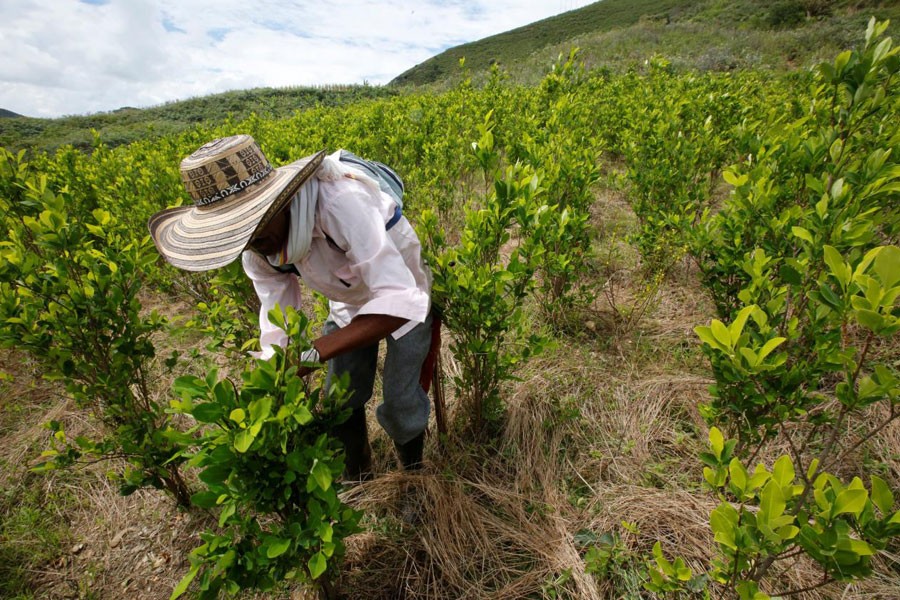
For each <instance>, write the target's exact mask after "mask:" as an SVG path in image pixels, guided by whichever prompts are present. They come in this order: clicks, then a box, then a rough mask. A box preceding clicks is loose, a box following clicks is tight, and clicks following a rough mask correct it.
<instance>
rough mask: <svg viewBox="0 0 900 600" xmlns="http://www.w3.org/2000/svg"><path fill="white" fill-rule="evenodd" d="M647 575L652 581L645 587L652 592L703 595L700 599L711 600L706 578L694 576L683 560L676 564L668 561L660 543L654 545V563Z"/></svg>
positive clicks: (678, 559) (649, 566) (676, 560)
mask: <svg viewBox="0 0 900 600" xmlns="http://www.w3.org/2000/svg"><path fill="white" fill-rule="evenodd" d="M647 574H648V575H649V577H650V581H648V582H646V583H645V584H644V587H645V588H646V589H647V590H649V591H651V592H658V593H659V592H685V593H689V594H691V595H694V597H698V596H696V595H695V594H697V593H701V594H702V596H699V597H705V598H709V594H708V593H706V584H707V581H706V576H705V575H694V574H693V572H692V571H691V569H690V567H688V566H687V565H686V564H685V562H684V560H683V559H681V558H676V559H675V561H674V562H673V561H670V560H668V559H667V558H666V557H665V556H663V552H662V545H661V544H660V543H659V542H656V543H655V544H653V562H652V563H649V564H648V565H647Z"/></svg>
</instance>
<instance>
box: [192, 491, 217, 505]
mask: <svg viewBox="0 0 900 600" xmlns="http://www.w3.org/2000/svg"><path fill="white" fill-rule="evenodd" d="M219 495H220V494H219V493H218V492H209V491H207V492H197V493H196V494H194V495H193V496H191V504H193V505H194V506H196V507H198V508H214V507H215V506H216V505H217V504H218V500H219Z"/></svg>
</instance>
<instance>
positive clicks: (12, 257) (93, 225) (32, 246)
mask: <svg viewBox="0 0 900 600" xmlns="http://www.w3.org/2000/svg"><path fill="white" fill-rule="evenodd" d="M79 206H80V203H79V200H78V199H77V198H73V197H72V196H71V195H70V194H69V192H68V190H67V189H66V188H63V189H61V190H58V191H54V190H52V189H50V188H49V187H48V186H47V179H46V177H44V176H41V175H38V174H36V173H34V172H33V171H32V169H31V167H30V166H29V164H28V163H27V162H25V161H24V160H23V155H22V154H21V153H20V154H19V155H18V156H14V155H12V154H10V153H8V152H6V151H5V150H3V149H0V207H2V212H3V221H2V227H3V231H4V234H5V235H4V240H3V241H2V242H0V345H2V346H3V347H7V348H15V349H17V350H23V351H26V352H28V353H29V354H31V355H32V356H33V357H34V358H35V359H36V361H37V362H38V364H40V365H41V368H42V370H43V375H44V377H45V378H46V379H49V380H58V381H61V382H62V383H63V384H64V386H65V389H66V392H67V393H68V394H69V395H70V396H71V398H72V399H73V400H74V401H75V403H76V404H77V406H78V407H79V408H82V409H86V410H88V411H89V412H90V413H91V414H92V415H93V416H94V417H95V418H96V419H97V420H98V421H99V422H100V423H101V424H102V433H101V434H100V437H99V438H96V439H90V438H88V437H86V436H78V437H77V438H75V439H74V440H69V439H68V438H67V437H66V434H65V431H64V430H63V426H62V424H61V423H59V422H55V421H54V422H51V423H49V427H50V429H51V430H52V431H53V432H54V434H53V437H52V442H53V448H52V449H50V450H47V451H46V452H44V455H43V457H44V460H43V462H42V463H41V464H40V465H39V466H38V467H37V470H48V469H54V468H58V467H67V466H71V465H73V464H75V463H78V462H83V461H88V460H99V459H111V458H118V459H122V460H123V461H124V464H125V467H124V468H123V470H122V472H121V473H119V481H120V490H121V492H122V493H124V494H128V493H131V492H133V491H135V490H136V489H138V488H140V487H145V486H152V487H156V488H162V489H165V490H166V491H167V492H168V493H170V494H171V495H172V496H173V498H175V500H176V501H177V502H178V503H179V504H182V505H187V504H188V499H189V495H190V493H189V490H188V487H187V485H186V484H185V482H184V480H183V479H182V476H181V473H180V470H179V468H180V464H181V463H182V460H183V459H181V458H180V452H181V450H182V449H183V444H184V443H185V441H186V437H185V435H184V434H183V433H182V432H180V431H179V430H178V429H177V428H175V427H173V425H172V422H171V419H170V417H169V415H167V414H166V413H165V411H164V407H161V406H160V405H159V404H158V403H157V402H156V401H155V400H154V395H153V393H152V390H151V389H150V385H149V381H148V369H149V363H150V361H151V360H152V359H153V357H154V353H155V351H154V346H153V344H152V342H151V339H150V336H151V335H152V334H153V333H154V332H156V331H158V330H159V329H160V328H161V327H162V326H163V324H164V320H163V319H162V318H160V317H159V316H158V315H157V314H155V313H151V314H149V315H144V314H143V311H142V308H141V303H140V301H139V299H138V294H139V292H140V290H141V283H142V276H143V273H144V272H145V271H146V270H148V269H149V268H151V266H152V264H153V262H154V261H155V259H156V254H155V252H154V250H153V246H152V244H151V243H150V240H149V237H148V236H144V237H138V238H135V237H134V236H133V235H132V232H131V231H129V230H128V229H127V228H123V227H121V226H120V224H119V222H118V221H117V220H116V219H115V218H113V217H112V215H110V213H108V212H106V211H105V210H103V209H99V208H98V209H94V210H93V211H91V212H85V213H84V214H82V213H80V212H77V209H78V207H79Z"/></svg>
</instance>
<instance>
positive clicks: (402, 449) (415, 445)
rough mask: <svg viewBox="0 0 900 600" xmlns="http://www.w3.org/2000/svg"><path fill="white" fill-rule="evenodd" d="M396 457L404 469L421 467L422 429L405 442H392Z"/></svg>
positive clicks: (423, 443)
mask: <svg viewBox="0 0 900 600" xmlns="http://www.w3.org/2000/svg"><path fill="white" fill-rule="evenodd" d="M394 447H395V448H396V449H397V457H398V458H399V459H400V464H401V465H402V466H403V470H404V471H418V470H419V469H421V468H422V453H423V451H424V449H425V432H424V431H423V432H422V433H420V434H419V435H417V436H416V437H414V438H413V439H411V440H410V441H408V442H406V443H405V444H398V443H397V442H394Z"/></svg>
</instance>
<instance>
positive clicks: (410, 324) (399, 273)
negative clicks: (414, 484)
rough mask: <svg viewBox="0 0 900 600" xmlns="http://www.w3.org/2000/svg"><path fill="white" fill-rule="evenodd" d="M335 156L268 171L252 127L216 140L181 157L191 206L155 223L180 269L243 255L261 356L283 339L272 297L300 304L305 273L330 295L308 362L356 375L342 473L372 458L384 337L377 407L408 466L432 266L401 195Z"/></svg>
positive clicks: (356, 473)
mask: <svg viewBox="0 0 900 600" xmlns="http://www.w3.org/2000/svg"><path fill="white" fill-rule="evenodd" d="M339 156H340V153H339V152H338V153H335V154H332V155H328V156H326V154H325V152H324V151H322V152H319V153H317V154H314V155H312V156H308V157H306V158H301V159H300V160H298V161H296V162H293V163H291V164H289V165H286V166H283V167H279V168H276V169H273V168H272V166H271V164H270V163H269V161H268V160H267V159H266V157H265V155H264V154H263V153H262V151H261V150H260V148H259V146H258V145H257V144H256V142H255V141H254V140H253V138H252V137H250V136H248V135H237V136H232V137H227V138H222V139H217V140H214V141H212V142H209V143H208V144H205V145H203V146H202V147H200V149H198V150H197V151H196V152H194V153H193V154H191V155H190V156H188V157H187V158H185V159H184V160H183V161H182V162H181V177H182V180H183V181H184V185H185V187H186V188H187V191H188V194H190V196H191V198H192V199H193V205H192V206H184V207H179V208H170V209H166V210H163V211H161V212H159V213H157V214H155V215H153V217H151V219H150V222H149V226H150V233H151V235H152V236H153V240H154V242H155V243H156V247H157V248H158V249H159V252H160V254H162V255H163V256H164V257H165V258H166V260H168V261H169V262H170V263H172V264H173V265H175V266H176V267H178V268H181V269H185V270H188V271H205V270H208V269H214V268H217V267H222V266H225V265H227V264H229V263H231V262H232V261H234V260H235V259H237V258H238V257H239V256H240V257H241V261H242V264H243V267H244V272H245V273H246V274H247V275H248V276H249V277H250V280H251V281H252V282H253V287H254V288H255V289H256V293H257V295H258V296H259V299H260V303H261V307H260V313H259V326H260V346H261V347H262V352H261V353H260V355H261V357H262V358H268V357H270V356H271V355H272V354H273V353H274V352H273V350H272V346H273V345H278V346H282V347H283V346H284V345H285V344H287V343H288V338H287V336H286V334H285V333H284V331H282V330H281V329H280V328H278V327H276V326H275V325H273V324H271V323H270V322H269V320H268V318H267V314H268V312H269V310H270V309H272V308H273V307H274V306H275V305H276V304H279V305H281V306H282V307H286V306H293V307H295V308H299V307H300V279H302V280H303V281H305V282H306V284H307V285H308V286H309V287H310V288H312V289H314V290H316V291H318V292H320V293H322V294H323V295H324V296H326V297H327V298H328V299H329V306H330V314H329V316H328V320H327V322H326V323H325V328H324V333H323V335H322V336H321V337H319V338H317V339H316V340H314V341H313V342H312V345H313V348H312V349H311V350H309V351H307V353H305V355H304V360H307V361H309V362H327V364H328V373H327V377H326V386H327V385H329V384H330V382H331V381H332V379H333V378H334V377H335V376H338V375H340V374H342V373H348V374H349V378H350V390H349V392H350V396H349V400H348V402H349V406H350V408H352V410H353V412H352V415H351V416H350V418H349V420H347V421H346V422H345V423H343V424H341V425H340V426H338V428H337V430H336V431H335V432H334V433H335V435H336V436H337V437H338V439H340V441H341V442H343V444H344V447H345V449H346V471H345V476H346V477H347V478H349V479H359V478H364V477H366V476H367V475H368V474H369V472H370V466H371V449H370V446H369V440H368V432H367V428H366V416H365V404H366V402H367V401H368V400H369V398H370V397H371V396H372V388H373V384H374V381H375V368H376V360H377V356H378V345H379V341H380V340H382V339H386V340H387V355H386V359H385V362H384V380H383V387H384V402H383V403H382V404H381V405H379V406H378V408H377V410H376V411H375V415H376V417H377V419H378V422H379V423H380V424H381V426H382V427H383V428H384V430H385V431H386V432H387V434H388V436H390V438H391V439H392V440H393V442H394V445H395V447H396V449H397V454H398V457H399V459H400V462H401V464H402V466H403V468H404V469H407V470H413V469H417V468H419V467H420V466H421V463H422V449H423V443H424V432H425V426H426V424H427V422H428V414H429V408H430V406H429V401H428V397H427V395H426V394H425V391H424V390H423V389H422V387H421V386H420V384H419V372H420V370H421V367H422V363H423V361H424V359H425V356H426V354H427V353H428V350H429V347H430V342H431V331H430V328H431V316H430V310H431V297H430V273H429V271H428V269H427V267H426V266H425V263H424V262H423V260H422V252H421V246H420V244H419V239H418V238H417V237H416V234H415V232H414V231H413V228H412V227H411V226H410V224H409V222H408V221H407V220H406V218H405V217H403V216H402V214H401V212H400V207H399V204H398V202H397V201H395V200H394V198H393V197H392V196H391V195H389V194H387V193H385V192H383V191H382V190H381V189H380V188H379V185H378V183H377V182H376V181H375V179H373V178H372V177H369V176H368V175H366V174H365V173H363V172H362V170H360V169H357V168H353V167H351V166H348V165H347V164H346V163H344V162H341V161H340V160H339ZM298 275H299V278H298ZM306 372H308V370H304V371H303V373H306Z"/></svg>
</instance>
